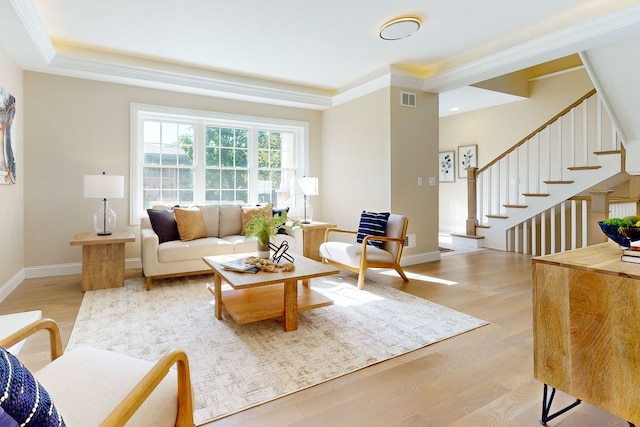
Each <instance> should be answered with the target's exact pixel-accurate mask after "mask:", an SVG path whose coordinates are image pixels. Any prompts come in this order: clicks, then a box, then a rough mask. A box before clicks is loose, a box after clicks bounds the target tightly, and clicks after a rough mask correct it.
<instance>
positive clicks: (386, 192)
mask: <svg viewBox="0 0 640 427" xmlns="http://www.w3.org/2000/svg"><path fill="white" fill-rule="evenodd" d="M389 92H390V89H389V88H385V89H381V90H379V91H376V92H374V93H372V94H369V95H366V96H363V97H361V98H358V99H355V100H353V101H350V102H347V103H345V104H342V105H339V106H336V107H334V108H331V109H329V110H325V111H323V112H322V140H323V143H322V173H321V175H320V195H321V197H322V198H323V210H322V217H323V218H324V219H325V221H327V222H331V223H334V224H337V225H338V226H339V227H341V228H348V229H355V228H357V227H358V221H359V219H360V212H362V210H368V211H375V212H381V211H389V210H390V209H391V165H390V163H389V155H390V152H391V127H390V120H389V117H390V110H389ZM316 198H317V197H316ZM312 203H315V202H313V201H312Z"/></svg>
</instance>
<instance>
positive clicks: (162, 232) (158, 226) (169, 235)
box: [147, 209, 180, 243]
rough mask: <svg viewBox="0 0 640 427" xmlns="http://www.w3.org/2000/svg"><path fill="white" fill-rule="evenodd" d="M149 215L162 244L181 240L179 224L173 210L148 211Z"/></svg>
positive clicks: (152, 226)
mask: <svg viewBox="0 0 640 427" xmlns="http://www.w3.org/2000/svg"><path fill="white" fill-rule="evenodd" d="M147 214H148V215H149V221H150V222H151V228H153V231H155V233H156V234H157V235H158V239H159V241H160V243H164V242H169V241H171V240H179V239H180V233H179V232H178V223H177V222H176V217H175V215H174V214H173V210H172V209H147Z"/></svg>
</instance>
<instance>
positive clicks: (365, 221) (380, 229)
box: [356, 211, 390, 249]
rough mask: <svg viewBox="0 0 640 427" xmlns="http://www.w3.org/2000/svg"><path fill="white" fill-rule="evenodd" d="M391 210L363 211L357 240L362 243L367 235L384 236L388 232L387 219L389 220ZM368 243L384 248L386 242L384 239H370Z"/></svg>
mask: <svg viewBox="0 0 640 427" xmlns="http://www.w3.org/2000/svg"><path fill="white" fill-rule="evenodd" d="M389 215H390V213H389V212H380V213H376V212H367V211H362V214H361V215H360V225H359V226H358V235H357V236H356V241H357V242H358V243H362V241H363V240H364V237H365V236H384V235H386V233H387V221H388V220H389ZM368 243H369V244H370V245H372V246H375V247H376V248H380V249H382V246H383V245H384V242H383V241H382V240H369V241H368Z"/></svg>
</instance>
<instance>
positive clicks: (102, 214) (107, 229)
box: [93, 199, 116, 236]
mask: <svg viewBox="0 0 640 427" xmlns="http://www.w3.org/2000/svg"><path fill="white" fill-rule="evenodd" d="M115 228H116V213H115V212H114V211H113V209H111V208H110V207H109V203H108V202H107V199H103V200H102V203H101V204H100V208H99V209H98V210H97V211H96V213H95V214H94V215H93V229H94V230H95V232H96V234H97V235H98V236H108V235H110V234H111V233H112V232H113V230H115Z"/></svg>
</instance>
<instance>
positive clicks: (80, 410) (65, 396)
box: [0, 319, 194, 427]
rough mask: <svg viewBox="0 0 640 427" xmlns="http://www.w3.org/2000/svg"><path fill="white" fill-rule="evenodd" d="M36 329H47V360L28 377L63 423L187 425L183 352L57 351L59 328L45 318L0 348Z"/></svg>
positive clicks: (188, 387) (188, 390)
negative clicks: (147, 355)
mask: <svg viewBox="0 0 640 427" xmlns="http://www.w3.org/2000/svg"><path fill="white" fill-rule="evenodd" d="M39 330H47V331H48V332H49V341H50V345H51V360H52V361H51V362H50V363H49V364H47V365H45V366H44V367H43V368H42V369H40V370H39V371H37V372H35V373H33V375H34V376H35V378H36V379H37V380H38V382H40V384H41V385H42V386H43V387H44V390H45V391H46V392H48V394H49V396H50V397H51V401H52V402H53V404H54V405H55V407H56V408H57V411H58V413H59V414H60V415H61V416H62V418H63V419H64V421H65V423H66V424H67V425H68V426H98V425H99V426H113V427H115V426H124V425H127V426H129V425H130V426H154V427H156V426H179V427H186V426H189V427H193V425H194V422H193V404H192V397H191V379H190V374H189V361H188V359H187V355H186V354H185V353H184V352H183V351H181V350H174V351H171V352H169V353H167V354H166V355H165V356H164V357H163V358H162V359H160V361H158V362H157V363H153V362H148V361H146V360H141V359H137V358H134V357H130V356H126V355H123V354H119V353H114V352H111V351H106V350H100V349H95V348H82V347H79V348H76V349H73V350H70V351H68V352H66V353H64V354H63V351H62V342H61V338H60V329H59V327H58V325H57V323H56V322H55V321H53V320H51V319H41V320H38V321H36V322H33V323H31V324H29V325H27V326H25V327H24V328H22V329H20V330H19V331H17V332H15V333H13V334H11V335H9V336H8V337H6V338H4V339H1V340H0V346H2V347H5V348H7V347H11V346H12V345H14V344H15V343H17V342H20V341H22V340H24V339H25V338H27V337H29V336H30V335H32V334H33V333H35V332H37V331H39ZM173 365H176V366H177V369H171V368H172V366H173ZM167 374H168V375H167Z"/></svg>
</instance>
